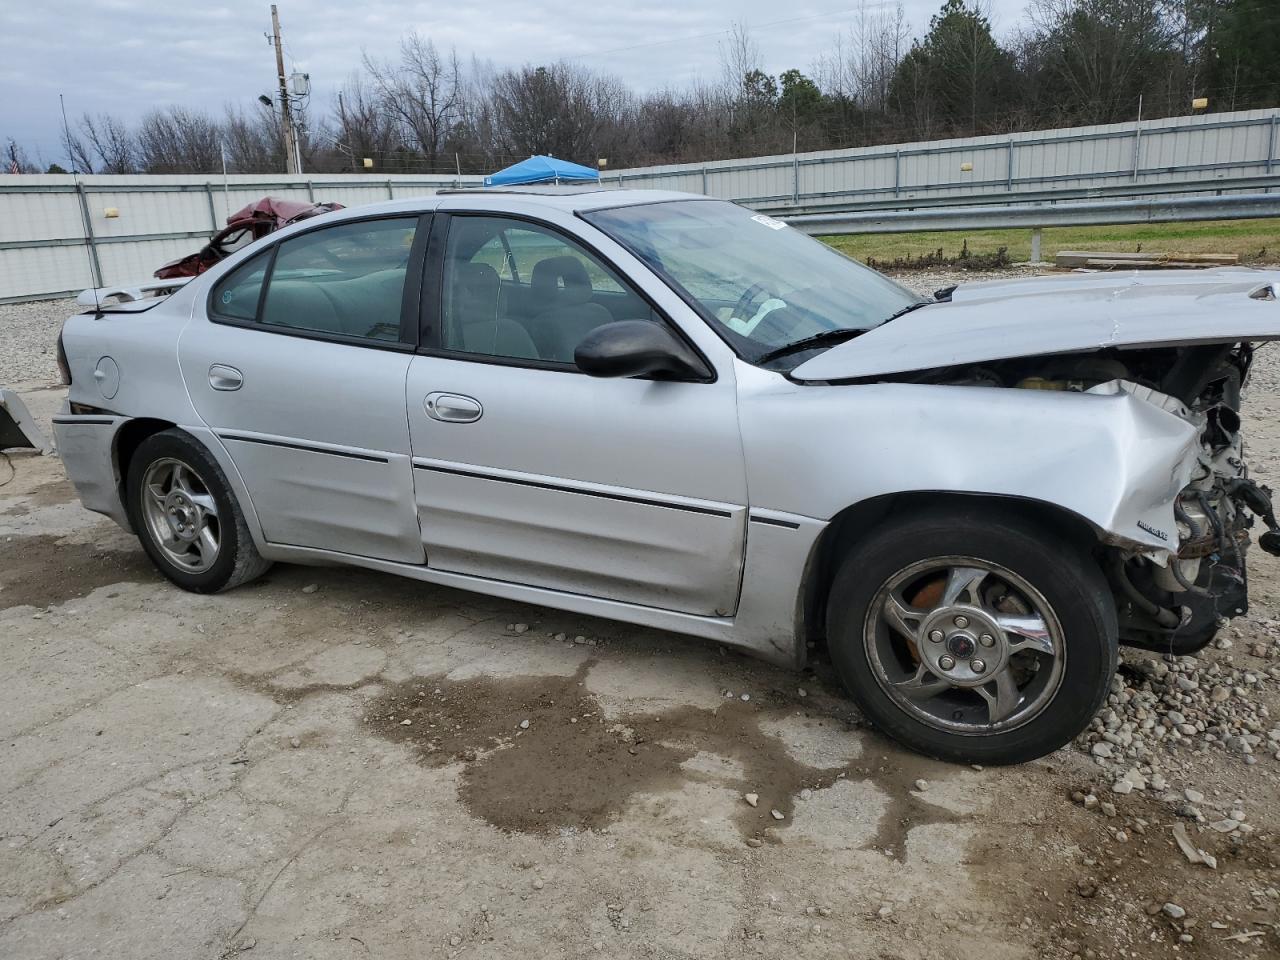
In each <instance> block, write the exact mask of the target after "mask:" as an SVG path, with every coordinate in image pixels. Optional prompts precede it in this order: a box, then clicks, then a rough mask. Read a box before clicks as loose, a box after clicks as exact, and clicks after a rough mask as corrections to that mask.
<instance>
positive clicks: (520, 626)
mask: <svg viewBox="0 0 1280 960" xmlns="http://www.w3.org/2000/svg"><path fill="white" fill-rule="evenodd" d="M512 629H513V630H515V632H516V633H528V632H529V625H528V624H527V623H517V624H516V625H515V626H514V627H512Z"/></svg>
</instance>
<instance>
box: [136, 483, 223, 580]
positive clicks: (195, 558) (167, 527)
mask: <svg viewBox="0 0 1280 960" xmlns="http://www.w3.org/2000/svg"><path fill="white" fill-rule="evenodd" d="M141 507H142V516H143V518H144V520H145V521H146V527H147V532H148V533H149V534H150V539H151V541H152V542H153V543H154V545H155V546H156V547H157V548H158V549H159V551H160V553H161V554H163V555H164V558H165V559H166V560H167V561H169V562H170V563H172V564H173V565H174V566H177V567H179V568H181V569H183V570H185V571H189V572H191V573H203V572H204V571H206V570H208V569H209V568H210V567H212V566H213V564H214V561H215V560H217V558H218V553H219V551H220V549H221V530H222V528H221V525H220V523H219V520H218V505H217V501H216V500H214V498H213V495H212V494H211V493H210V491H209V487H208V484H206V483H205V481H204V479H203V478H202V477H201V476H200V475H199V474H198V473H197V472H196V471H195V470H194V469H193V468H192V467H190V466H189V465H188V464H185V463H182V462H181V461H179V460H174V459H167V458H166V459H163V460H157V461H155V462H154V463H152V464H151V465H150V466H149V467H148V468H147V471H146V473H145V474H143V479H142V503H141Z"/></svg>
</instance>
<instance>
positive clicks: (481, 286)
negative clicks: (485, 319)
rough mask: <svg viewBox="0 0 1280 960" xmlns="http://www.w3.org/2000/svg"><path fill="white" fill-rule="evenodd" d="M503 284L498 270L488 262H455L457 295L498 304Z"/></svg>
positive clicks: (454, 284) (454, 278) (454, 292)
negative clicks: (499, 292) (499, 291)
mask: <svg viewBox="0 0 1280 960" xmlns="http://www.w3.org/2000/svg"><path fill="white" fill-rule="evenodd" d="M501 286H502V283H501V281H499V279H498V271H497V270H495V269H493V267H491V266H490V265H489V264H487V263H469V262H466V261H460V262H458V263H455V264H454V269H453V295H454V296H455V297H459V296H461V297H468V298H472V299H475V300H482V301H485V302H487V303H495V304H496V303H497V302H498V290H499V289H500V288H501Z"/></svg>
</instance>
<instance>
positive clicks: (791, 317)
mask: <svg viewBox="0 0 1280 960" xmlns="http://www.w3.org/2000/svg"><path fill="white" fill-rule="evenodd" d="M796 320H797V317H796V315H795V312H794V311H793V310H792V309H791V308H790V307H779V308H778V309H777V310H770V311H769V312H768V313H766V314H765V315H764V316H763V317H762V318H761V319H760V322H759V323H757V324H756V326H755V329H754V330H752V331H751V339H752V340H754V341H756V342H757V343H765V344H783V343H786V342H788V341H789V340H792V339H794V337H793V334H792V331H793V330H794V328H795V323H796ZM786 321H790V322H789V323H787V322H786Z"/></svg>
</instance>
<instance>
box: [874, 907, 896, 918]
mask: <svg viewBox="0 0 1280 960" xmlns="http://www.w3.org/2000/svg"><path fill="white" fill-rule="evenodd" d="M876 916H877V917H879V918H880V919H881V920H888V919H889V918H890V917H891V916H893V907H891V906H890V905H889V904H887V903H886V904H885V905H884V906H882V907H881V908H880V909H879V910H877V911H876Z"/></svg>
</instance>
